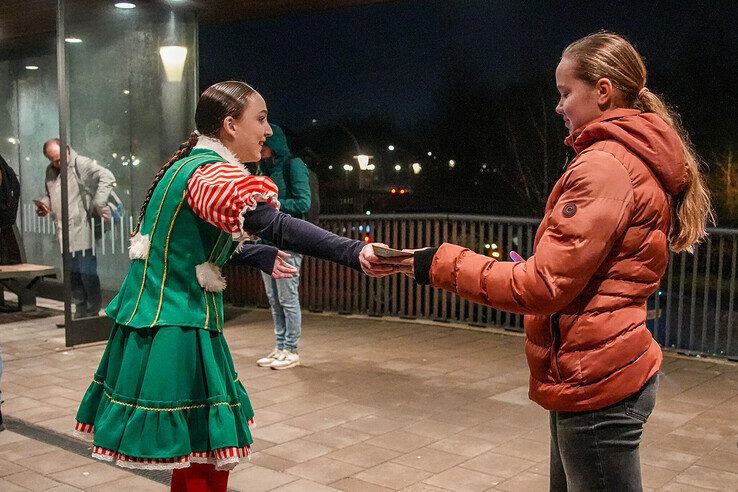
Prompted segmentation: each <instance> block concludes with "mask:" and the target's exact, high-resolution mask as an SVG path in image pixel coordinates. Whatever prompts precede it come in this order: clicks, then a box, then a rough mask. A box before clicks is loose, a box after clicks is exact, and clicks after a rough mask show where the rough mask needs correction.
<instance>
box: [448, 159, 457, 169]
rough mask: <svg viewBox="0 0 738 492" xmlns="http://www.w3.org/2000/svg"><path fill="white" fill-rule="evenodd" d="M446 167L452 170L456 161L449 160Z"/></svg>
mask: <svg viewBox="0 0 738 492" xmlns="http://www.w3.org/2000/svg"><path fill="white" fill-rule="evenodd" d="M448 167H449V169H453V168H454V167H456V161H455V160H453V159H451V160H449V161H448Z"/></svg>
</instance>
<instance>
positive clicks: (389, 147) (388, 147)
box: [387, 145, 395, 150]
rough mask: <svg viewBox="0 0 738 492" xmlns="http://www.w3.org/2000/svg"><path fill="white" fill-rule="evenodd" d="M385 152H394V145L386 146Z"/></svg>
mask: <svg viewBox="0 0 738 492" xmlns="http://www.w3.org/2000/svg"><path fill="white" fill-rule="evenodd" d="M387 150H395V146H394V145H388V146H387Z"/></svg>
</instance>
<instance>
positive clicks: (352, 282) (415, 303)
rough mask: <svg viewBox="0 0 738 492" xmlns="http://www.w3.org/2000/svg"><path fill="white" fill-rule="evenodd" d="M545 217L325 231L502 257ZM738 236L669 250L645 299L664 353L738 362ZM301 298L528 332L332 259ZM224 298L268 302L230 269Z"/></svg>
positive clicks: (312, 276)
mask: <svg viewBox="0 0 738 492" xmlns="http://www.w3.org/2000/svg"><path fill="white" fill-rule="evenodd" d="M539 222H540V220H539V219H529V218H518V217H486V216H473V215H440V214H426V215H423V214H413V215H377V216H369V217H368V216H362V215H352V216H324V217H322V219H321V226H322V227H324V228H326V229H328V230H330V231H332V232H335V233H336V234H340V235H343V236H347V237H351V238H355V239H365V240H368V239H370V240H372V241H377V242H385V243H388V244H390V245H391V246H393V247H398V248H415V247H422V246H427V245H438V244H440V243H442V242H444V241H448V242H451V243H455V244H460V245H464V246H466V247H468V248H470V249H472V250H474V251H476V252H479V253H486V254H490V255H493V254H497V255H499V257H500V258H502V259H506V258H507V255H508V254H509V252H510V251H511V250H515V251H517V252H518V253H520V254H521V255H523V256H524V257H527V256H529V255H530V254H531V252H532V248H533V241H534V238H535V233H536V229H537V227H538V224H539ZM737 253H738V230H732V229H711V230H710V236H709V237H708V239H707V241H705V242H704V243H702V244H700V245H699V246H698V247H697V248H696V249H695V252H694V255H690V254H686V253H685V254H678V255H675V254H671V255H670V262H669V267H668V270H667V273H666V275H664V278H663V279H662V282H661V287H660V288H659V290H658V291H657V292H655V293H654V295H653V296H652V297H651V298H650V299H649V301H648V304H647V306H648V321H647V323H648V326H649V329H650V330H651V332H652V333H653V335H654V337H655V338H656V340H657V341H658V342H659V343H660V344H661V345H662V346H663V347H665V348H667V349H671V350H675V351H679V352H683V353H689V354H695V355H696V354H703V355H712V356H718V357H727V358H730V359H736V358H738V341H737V340H736V339H735V338H736V328H735V324H736V323H737V322H738V313H736V309H738V306H736V302H735V298H736V268H737V265H738V259H737V258H736V254H737ZM301 276H302V279H301V282H300V295H301V299H302V303H303V308H307V309H310V310H312V311H333V312H338V313H342V314H349V313H354V314H367V315H370V316H394V317H400V318H410V319H415V318H423V319H429V320H435V321H442V322H455V323H466V324H469V325H472V326H479V327H499V328H504V329H507V330H514V331H522V329H523V320H522V316H520V315H516V314H511V313H507V312H504V311H500V310H497V309H493V308H491V307H487V306H482V305H479V304H475V303H473V302H469V301H467V300H465V299H461V298H460V297H458V296H456V295H454V294H451V293H448V292H445V291H441V290H439V289H435V288H431V287H428V286H418V285H416V284H415V283H414V282H413V281H412V280H410V279H408V278H407V277H405V276H391V277H386V278H383V279H370V278H367V277H366V276H364V275H360V274H358V273H357V272H354V271H352V270H349V269H347V268H344V267H341V266H338V265H335V264H333V263H329V262H325V261H321V260H316V259H314V258H305V259H304V261H303V269H302V272H301ZM226 277H227V279H228V282H229V284H228V285H229V287H228V289H227V290H226V300H228V301H230V302H233V303H236V304H241V305H244V304H249V305H259V306H266V305H267V301H266V297H265V295H264V288H263V286H262V285H261V278H260V274H259V273H258V272H257V271H255V270H253V269H249V268H244V267H239V268H226Z"/></svg>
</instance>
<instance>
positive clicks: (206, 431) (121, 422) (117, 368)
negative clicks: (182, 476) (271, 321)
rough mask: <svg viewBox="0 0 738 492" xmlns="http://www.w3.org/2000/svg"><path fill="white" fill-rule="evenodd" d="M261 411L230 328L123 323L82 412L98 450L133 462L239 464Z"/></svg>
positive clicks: (84, 431)
mask: <svg viewBox="0 0 738 492" xmlns="http://www.w3.org/2000/svg"><path fill="white" fill-rule="evenodd" d="M253 417H254V411H253V409H252V407H251V402H250V401H249V397H248V395H247V394H246V390H245V389H244V388H243V385H242V384H241V382H240V381H239V380H238V375H237V374H236V371H235V369H234V367H233V360H232V358H231V354H230V351H229V350H228V345H227V344H226V342H225V338H224V337H223V334H222V333H220V332H213V331H208V330H203V329H198V328H188V327H178V326H167V327H156V328H147V329H140V328H138V329H136V328H129V327H127V326H124V325H120V324H116V325H115V326H114V327H113V330H112V332H111V334H110V339H109V340H108V344H107V347H106V348H105V353H104V354H103V357H102V360H101V361H100V366H99V367H98V369H97V372H96V373H95V376H94V378H93V381H92V383H90V386H89V388H88V389H87V392H86V393H85V396H84V398H83V399H82V403H81V404H80V407H79V411H78V412H77V426H76V431H77V433H78V434H81V435H82V436H83V437H84V436H86V437H88V438H90V437H92V439H93V456H94V457H96V458H100V459H103V460H107V461H114V462H115V463H116V464H118V465H120V466H124V467H130V468H144V469H172V468H184V467H187V466H189V464H190V462H198V463H213V464H215V465H216V467H217V468H219V469H230V468H233V467H234V466H235V465H236V464H237V463H238V461H239V458H243V457H246V456H248V455H249V454H250V445H251V443H252V442H253V440H252V437H251V432H250V431H249V427H248V426H249V424H250V423H252V422H253Z"/></svg>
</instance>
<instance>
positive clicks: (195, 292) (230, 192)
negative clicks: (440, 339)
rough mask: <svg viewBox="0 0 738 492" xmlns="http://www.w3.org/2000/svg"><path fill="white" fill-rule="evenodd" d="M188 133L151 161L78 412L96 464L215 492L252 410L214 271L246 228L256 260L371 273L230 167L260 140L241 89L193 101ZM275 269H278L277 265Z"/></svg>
mask: <svg viewBox="0 0 738 492" xmlns="http://www.w3.org/2000/svg"><path fill="white" fill-rule="evenodd" d="M195 124H196V127H197V131H195V132H193V133H192V134H191V135H190V137H189V138H188V139H187V141H185V142H184V143H182V145H181V146H180V148H179V150H178V151H177V152H175V153H174V155H172V157H171V158H170V159H169V160H168V161H167V162H166V163H165V164H164V165H163V166H162V168H161V170H160V171H159V172H158V173H157V175H156V177H155V178H154V182H153V183H152V185H151V187H150V189H149V192H148V195H147V197H146V199H145V201H144V203H143V206H142V207H141V214H140V216H139V223H138V228H137V230H136V231H135V234H134V235H133V237H132V239H131V246H130V248H129V252H130V257H131V260H132V262H131V267H130V270H129V272H128V275H127V276H126V278H125V280H124V281H123V284H122V285H121V288H120V291H119V292H118V295H116V297H115V298H114V299H113V300H112V301H111V303H110V305H109V306H108V307H107V310H106V312H107V314H108V316H109V317H111V318H112V319H113V320H114V321H115V324H114V326H113V330H112V332H111V334H110V339H109V340H108V344H107V347H106V349H105V353H104V354H103V357H102V360H101V361H100V365H99V367H98V370H97V372H96V373H95V375H94V377H93V380H92V382H91V384H90V386H89V388H88V390H87V393H86V394H85V396H84V398H83V400H82V403H81V404H80V408H79V411H78V413H77V425H76V431H77V432H78V433H80V434H81V435H83V436H85V437H87V438H90V439H92V442H93V447H92V454H93V456H94V457H96V458H99V459H102V460H107V461H112V462H114V463H116V464H117V465H120V466H123V467H129V468H144V469H171V470H173V475H172V490H188V491H189V490H226V485H227V481H228V470H230V469H232V468H233V467H235V466H236V464H237V463H238V462H239V460H240V459H241V458H244V457H246V456H248V455H249V453H250V445H251V443H252V438H251V433H250V431H249V427H248V425H249V423H251V422H252V421H253V417H254V411H253V409H252V407H251V404H250V402H249V398H248V396H247V394H246V391H245V390H244V387H243V385H242V384H241V382H240V381H239V379H238V375H237V374H236V370H235V368H234V365H233V361H232V359H231V354H230V352H229V350H228V346H227V345H226V342H225V339H224V337H223V289H225V280H224V278H223V277H222V275H221V273H220V267H221V266H222V265H223V264H224V263H225V262H226V260H228V259H229V258H230V257H231V255H232V254H233V253H234V251H235V250H236V249H237V247H238V245H239V243H241V242H243V241H244V240H245V239H247V238H248V237H249V235H250V234H254V235H257V236H260V237H263V238H264V239H268V240H269V241H270V242H272V243H274V244H276V246H277V247H271V246H263V247H262V250H261V253H260V260H259V261H257V262H256V263H257V264H261V265H264V264H270V265H275V266H274V274H275V275H289V274H290V272H289V271H288V270H284V268H283V267H280V265H281V262H280V261H279V260H278V258H277V254H278V249H277V248H279V249H287V250H290V251H296V252H300V253H304V254H308V255H312V256H317V257H320V258H324V259H328V260H332V261H336V262H338V263H340V264H343V265H346V266H349V267H351V268H354V269H357V270H361V269H365V270H367V271H368V270H371V271H372V275H373V276H378V275H381V274H384V273H389V272H390V271H391V267H384V268H386V269H387V271H386V272H385V271H382V270H381V268H383V267H382V266H380V265H376V264H375V262H376V261H377V259H376V257H375V256H374V254H373V250H372V247H371V246H370V245H364V243H362V242H360V241H354V240H350V239H347V238H343V237H339V236H335V235H334V234H331V233H329V232H327V231H324V230H323V229H320V228H318V227H315V226H313V225H311V224H309V223H307V222H303V221H301V220H298V219H294V218H292V217H290V216H288V215H285V214H282V213H280V212H278V211H277V208H278V206H279V203H278V201H277V188H276V186H275V185H274V183H273V182H272V181H271V180H269V178H266V177H260V176H251V175H249V173H248V171H246V170H245V169H244V167H243V166H242V165H241V162H255V161H258V160H259V157H260V151H261V146H262V145H263V144H264V140H265V139H266V138H267V137H269V136H270V135H271V133H272V131H271V128H270V126H269V123H268V122H267V109H266V103H265V102H264V100H263V99H262V97H261V95H259V93H257V92H256V91H254V89H252V88H251V87H249V86H248V85H247V84H245V83H243V82H233V81H230V82H221V83H218V84H215V85H213V86H211V87H210V88H208V89H207V90H206V91H205V92H204V93H203V94H202V96H201V97H200V100H199V102H198V104H197V109H196V113H195ZM280 269H281V270H280Z"/></svg>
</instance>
